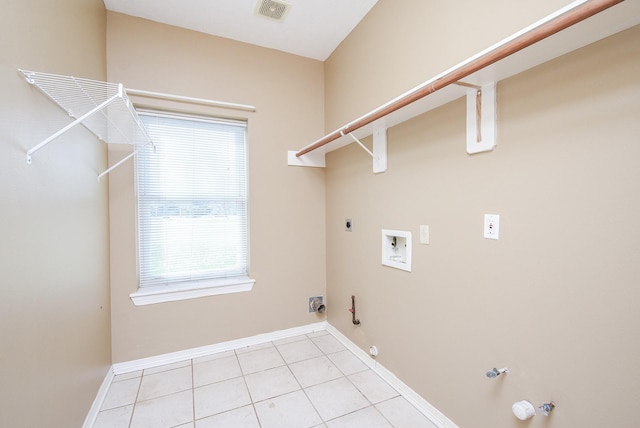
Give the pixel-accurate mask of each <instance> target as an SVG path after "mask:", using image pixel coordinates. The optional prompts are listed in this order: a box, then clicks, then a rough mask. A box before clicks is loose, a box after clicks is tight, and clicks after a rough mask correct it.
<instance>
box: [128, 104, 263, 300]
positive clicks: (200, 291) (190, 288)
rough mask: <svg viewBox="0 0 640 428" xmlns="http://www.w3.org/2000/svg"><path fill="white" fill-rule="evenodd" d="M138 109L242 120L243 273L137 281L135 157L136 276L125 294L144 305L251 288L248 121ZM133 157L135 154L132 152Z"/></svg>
mask: <svg viewBox="0 0 640 428" xmlns="http://www.w3.org/2000/svg"><path fill="white" fill-rule="evenodd" d="M138 113H139V114H140V115H142V116H144V115H149V116H160V117H162V116H164V117H169V118H176V119H185V120H193V121H205V122H206V121H210V122H221V123H224V122H229V123H240V122H242V123H243V126H244V127H245V131H244V132H245V141H244V144H245V147H244V157H245V158H244V166H245V180H246V181H245V195H244V197H245V200H244V202H245V207H246V208H245V209H246V213H245V221H246V239H245V244H246V261H245V264H246V273H245V274H241V275H235V276H229V277H219V278H206V279H193V280H186V281H179V282H169V283H166V284H160V285H145V286H143V285H141V266H140V263H141V260H140V257H141V252H142V251H143V250H142V246H141V239H142V238H141V223H140V220H141V219H140V215H139V212H138V210H139V208H138V206H139V195H138V189H139V187H138V186H139V183H138V175H139V168H138V159H135V163H134V176H135V183H134V186H135V198H136V212H135V218H136V234H137V240H136V257H137V263H136V271H137V278H138V288H137V291H136V292H134V293H131V294H130V295H129V297H130V298H131V300H132V301H133V303H134V304H135V305H136V306H140V305H148V304H155V303H163V302H171V301H179V300H185V299H193V298H199V297H205V296H215V295H221V294H230V293H239V292H246V291H251V290H252V289H253V285H254V283H255V279H252V278H250V277H249V191H248V185H249V162H248V121H247V120H246V119H245V120H237V119H225V118H222V117H218V116H209V115H198V114H185V113H180V112H175V111H165V110H154V109H138ZM135 157H136V158H137V157H138V155H137V154H136V155H135Z"/></svg>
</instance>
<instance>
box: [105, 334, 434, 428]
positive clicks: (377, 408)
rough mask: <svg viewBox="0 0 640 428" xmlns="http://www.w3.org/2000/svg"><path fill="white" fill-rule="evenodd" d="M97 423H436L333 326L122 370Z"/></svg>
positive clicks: (239, 427)
mask: <svg viewBox="0 0 640 428" xmlns="http://www.w3.org/2000/svg"><path fill="white" fill-rule="evenodd" d="M93 427H94V428H105V427H108V428H120V427H123V428H140V427H149V428H171V427H176V428H178V427H179V428H210V427H216V428H226V427H229V428H249V427H251V428H253V427H258V428H260V427H261V428H271V427H275V428H287V427H293V428H305V427H326V428H336V427H349V428H358V427H366V428H378V427H380V428H382V427H386V428H389V427H395V428H405V427H406V428H420V427H425V428H434V427H435V425H433V424H432V423H431V422H430V421H429V420H428V419H426V418H425V417H424V416H423V415H422V414H421V413H420V412H418V410H416V409H415V408H414V407H413V406H412V405H411V404H410V403H409V402H408V401H407V400H405V399H404V398H403V397H402V396H401V395H399V394H398V393H397V392H396V391H395V390H394V389H393V388H391V387H390V386H389V385H388V384H387V383H386V382H385V381H384V380H382V379H381V378H380V377H379V376H378V375H377V374H376V373H375V372H373V371H372V370H370V369H369V368H368V367H367V366H366V365H365V364H364V363H363V362H362V361H360V360H359V359H358V358H357V357H356V356H355V355H354V354H353V353H352V352H351V351H349V350H347V348H345V347H344V346H343V345H342V344H341V343H340V342H339V341H338V340H336V339H335V338H334V337H333V336H332V335H331V334H329V333H327V332H319V333H313V334H308V335H302V336H296V337H293V338H289V339H284V340H280V341H276V342H269V343H265V344H262V345H257V346H251V347H246V348H242V349H237V350H235V351H228V352H222V353H219V354H214V355H210V356H207V357H202V358H197V359H193V360H188V361H184V362H180V363H175V364H169V365H165V366H161V367H155V368H153V369H147V370H144V371H138V372H134V373H128V374H125V375H119V376H116V377H115V378H114V380H113V382H112V384H111V386H110V388H109V391H108V393H107V396H106V398H105V400H104V403H103V405H102V408H101V411H100V413H99V414H98V417H97V419H96V422H95V424H94V426H93Z"/></svg>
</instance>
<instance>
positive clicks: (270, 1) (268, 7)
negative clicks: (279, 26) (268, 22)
mask: <svg viewBox="0 0 640 428" xmlns="http://www.w3.org/2000/svg"><path fill="white" fill-rule="evenodd" d="M289 9H291V5H290V4H289V3H285V2H283V1H274V0H258V4H257V5H256V15H258V16H264V17H267V18H270V19H273V20H275V21H283V20H284V18H285V17H286V16H287V13H288V12H289Z"/></svg>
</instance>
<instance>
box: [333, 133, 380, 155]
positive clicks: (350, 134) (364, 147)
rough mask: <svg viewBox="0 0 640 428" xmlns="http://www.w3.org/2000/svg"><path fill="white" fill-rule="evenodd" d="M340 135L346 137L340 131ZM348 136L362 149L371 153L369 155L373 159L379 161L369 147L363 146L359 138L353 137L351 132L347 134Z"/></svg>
mask: <svg viewBox="0 0 640 428" xmlns="http://www.w3.org/2000/svg"><path fill="white" fill-rule="evenodd" d="M340 134H342V136H343V137H344V136H345V133H344V131H340ZM346 135H349V137H351V138H352V139H353V141H355V142H356V143H358V145H359V146H360V147H362V149H363V150H364V151H365V152H367V153H369V155H370V156H371V157H372V158H373V159H377V156H376V155H374V154H373V152H372V151H371V150H369V149H368V148H367V146H365V145H364V144H362V141H360V140H358V138H357V137H356V136H355V135H353V134H352V133H351V132H349V133H348V134H346Z"/></svg>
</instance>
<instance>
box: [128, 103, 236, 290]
mask: <svg viewBox="0 0 640 428" xmlns="http://www.w3.org/2000/svg"><path fill="white" fill-rule="evenodd" d="M139 113H140V118H141V120H142V122H143V123H144V124H145V126H146V128H147V130H148V132H149V135H150V136H151V139H152V140H153V141H154V143H155V145H156V151H155V153H154V151H153V149H152V148H149V149H146V148H145V149H144V150H140V151H139V152H138V153H137V155H136V180H137V190H138V239H139V244H138V245H139V269H140V286H141V287H145V286H158V285H167V284H176V283H181V282H190V283H191V282H192V281H203V280H209V279H225V278H232V277H238V276H246V275H247V177H246V176H247V171H246V123H244V122H238V121H226V120H215V119H208V118H207V119H206V118H198V117H183V116H172V115H166V114H159V113H149V112H139Z"/></svg>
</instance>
